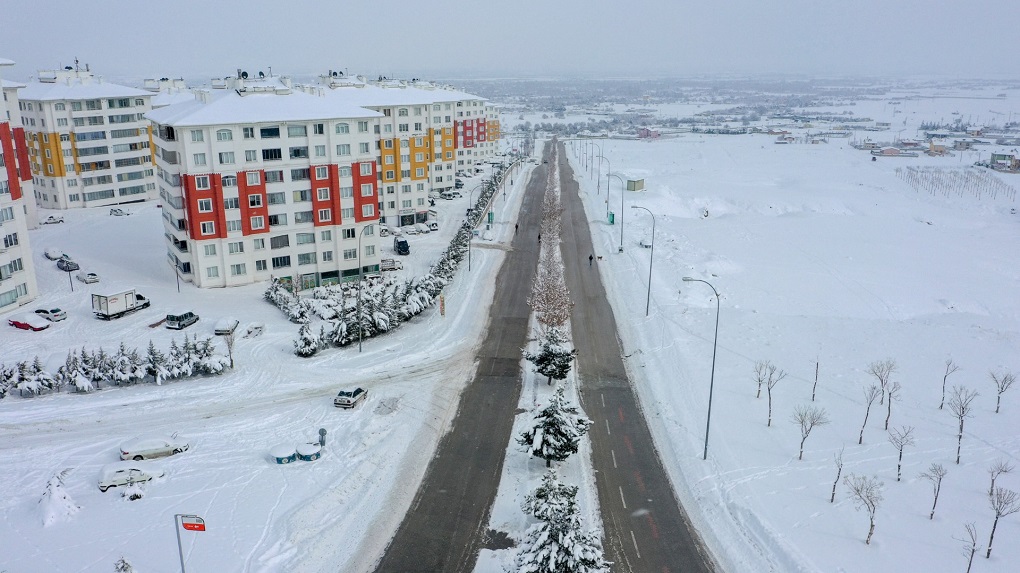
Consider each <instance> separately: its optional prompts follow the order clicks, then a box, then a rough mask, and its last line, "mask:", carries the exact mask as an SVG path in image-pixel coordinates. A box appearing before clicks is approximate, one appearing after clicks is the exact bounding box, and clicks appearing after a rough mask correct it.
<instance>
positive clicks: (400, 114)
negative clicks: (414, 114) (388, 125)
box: [397, 107, 407, 117]
mask: <svg viewBox="0 0 1020 573" xmlns="http://www.w3.org/2000/svg"><path fill="white" fill-rule="evenodd" d="M397 116H398V117H407V108H406V107H402V108H400V109H398V110H397Z"/></svg>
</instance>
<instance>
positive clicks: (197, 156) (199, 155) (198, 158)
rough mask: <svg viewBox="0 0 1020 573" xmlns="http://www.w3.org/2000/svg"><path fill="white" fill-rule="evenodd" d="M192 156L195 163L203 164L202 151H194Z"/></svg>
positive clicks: (203, 155) (203, 156)
mask: <svg viewBox="0 0 1020 573" xmlns="http://www.w3.org/2000/svg"><path fill="white" fill-rule="evenodd" d="M194 158H195V165H205V154H204V153H196V154H195V156H194Z"/></svg>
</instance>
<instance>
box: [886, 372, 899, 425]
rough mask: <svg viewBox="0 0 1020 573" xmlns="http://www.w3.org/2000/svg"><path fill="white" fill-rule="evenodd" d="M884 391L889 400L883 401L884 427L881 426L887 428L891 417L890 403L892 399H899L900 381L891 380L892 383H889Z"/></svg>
mask: <svg viewBox="0 0 1020 573" xmlns="http://www.w3.org/2000/svg"><path fill="white" fill-rule="evenodd" d="M885 392H886V394H888V395H889V396H888V397H889V401H887V402H886V403H885V428H883V429H885V430H888V429H889V418H890V417H892V403H893V400H899V399H900V383H899V382H893V383H892V384H890V385H889V387H888V388H886V391H885Z"/></svg>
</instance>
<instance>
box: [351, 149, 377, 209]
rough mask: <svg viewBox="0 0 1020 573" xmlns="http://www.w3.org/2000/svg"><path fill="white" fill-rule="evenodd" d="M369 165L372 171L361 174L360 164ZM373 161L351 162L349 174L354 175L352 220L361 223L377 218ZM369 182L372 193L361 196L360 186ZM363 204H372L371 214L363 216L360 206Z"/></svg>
mask: <svg viewBox="0 0 1020 573" xmlns="http://www.w3.org/2000/svg"><path fill="white" fill-rule="evenodd" d="M362 165H370V166H372V172H371V173H369V174H366V175H362V174H361V166H362ZM375 169H376V167H375V162H374V161H367V162H362V163H352V164H351V176H353V177H354V221H355V222H356V223H361V222H363V221H378V220H379V186H378V185H376V172H375ZM365 184H369V185H371V186H372V194H371V195H370V196H362V194H361V186H362V185H365ZM365 205H372V216H371V217H365V216H364V215H362V212H363V211H362V207H363V206H365Z"/></svg>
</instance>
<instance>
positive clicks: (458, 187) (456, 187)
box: [453, 181, 464, 189]
mask: <svg viewBox="0 0 1020 573" xmlns="http://www.w3.org/2000/svg"><path fill="white" fill-rule="evenodd" d="M453 188H454V189H463V188H464V183H462V182H460V181H457V182H456V183H454V184H453Z"/></svg>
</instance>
